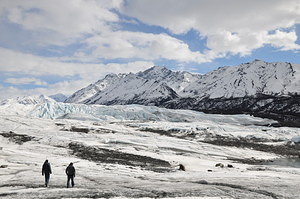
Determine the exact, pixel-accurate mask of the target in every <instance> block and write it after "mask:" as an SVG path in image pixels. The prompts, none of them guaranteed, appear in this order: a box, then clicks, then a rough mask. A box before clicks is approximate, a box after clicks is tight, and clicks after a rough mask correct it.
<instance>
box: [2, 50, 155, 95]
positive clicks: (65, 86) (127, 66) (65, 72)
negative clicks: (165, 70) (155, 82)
mask: <svg viewBox="0 0 300 199" xmlns="http://www.w3.org/2000/svg"><path fill="white" fill-rule="evenodd" d="M0 54H1V56H0V72H1V73H2V74H5V73H7V74H14V73H16V74H22V75H27V76H35V77H36V78H27V77H25V78H12V77H10V78H7V79H6V80H5V82H6V83H11V84H15V85H20V84H31V85H43V86H44V88H35V89H27V90H21V89H17V88H16V87H12V86H11V87H2V90H1V91H0V95H1V98H10V97H13V96H19V95H23V94H26V95H29V94H41V93H43V94H46V95H52V94H56V93H64V94H72V93H73V92H75V91H77V90H79V89H81V88H83V87H85V86H87V85H89V84H91V83H93V82H95V81H97V80H99V79H101V78H103V77H104V76H105V75H106V74H108V73H129V72H133V73H136V72H139V71H143V70H146V69H147V68H149V67H151V66H153V65H154V63H153V62H150V61H132V62H128V63H108V64H89V63H87V64H85V63H65V62H61V61H59V59H50V58H45V57H40V56H35V55H31V54H25V53H20V52H15V51H13V50H8V49H4V48H0ZM49 75H53V76H60V77H69V76H78V78H77V79H74V80H69V81H61V82H57V83H54V84H50V83H48V84H47V83H46V82H45V81H43V80H42V78H43V76H49ZM38 77H40V78H38ZM45 86H46V87H45Z"/></svg>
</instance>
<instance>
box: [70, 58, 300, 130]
mask: <svg viewBox="0 0 300 199" xmlns="http://www.w3.org/2000/svg"><path fill="white" fill-rule="evenodd" d="M298 95H300V65H298V64H291V63H287V62H274V63H269V62H264V61H261V60H254V61H252V62H249V63H244V64H241V65H239V66H227V67H220V68H218V69H216V70H214V71H211V72H209V73H207V74H204V75H201V74H192V73H189V72H185V71H176V72H174V71H172V70H169V69H167V68H166V67H161V66H153V67H151V68H149V69H147V70H145V71H141V72H138V73H136V74H134V73H129V74H118V75H116V74H109V75H107V76H106V77H105V78H103V79H101V80H99V81H97V82H96V83H94V84H90V85H89V86H88V87H85V88H83V89H81V90H79V91H77V92H75V93H74V94H73V95H72V96H71V97H69V98H68V99H67V100H66V102H67V103H83V104H103V105H115V104H142V105H155V106H159V107H166V108H172V109H191V110H197V111H203V112H207V113H222V114H239V113H248V114H253V115H256V114H257V115H260V116H263V117H271V118H272V119H276V117H277V118H279V119H280V120H282V121H283V122H284V125H285V124H288V125H294V123H297V122H298V121H300V119H299V118H300V104H299V103H300V102H298V101H297V100H293V99H294V98H297V99H298ZM277 99H281V100H277ZM258 107H259V108H258ZM262 107H265V108H262ZM283 107H284V108H286V109H283ZM286 114H287V117H290V120H291V121H290V120H289V121H288V123H287V122H286V119H285V117H284V116H285V115H286ZM274 115H275V116H274ZM282 118H284V120H283V119H282ZM290 122H291V123H290ZM297 125H299V124H297ZM299 126H300V125H299Z"/></svg>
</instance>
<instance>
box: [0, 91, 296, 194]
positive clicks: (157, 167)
mask: <svg viewBox="0 0 300 199" xmlns="http://www.w3.org/2000/svg"><path fill="white" fill-rule="evenodd" d="M25 102H26V103H25ZM272 123H274V121H271V120H265V119H261V118H255V117H252V116H248V115H235V116H229V115H226V116H224V115H209V114H203V113H199V112H194V111H186V110H168V109H161V108H157V107H144V106H139V105H130V106H109V107H107V106H87V105H76V104H64V103H58V102H54V101H51V100H50V99H46V98H43V97H39V98H38V99H37V98H34V99H33V98H32V99H31V100H28V98H27V99H26V100H24V99H19V100H7V101H5V102H4V101H3V102H1V103H0V124H1V130H0V134H1V136H0V143H1V145H0V179H1V180H0V197H2V198H25V199H26V198H116V199H121V198H145V199H146V198H157V197H159V198H180V199H192V198H210V199H220V198H222V199H224V198H228V199H233V198H299V196H300V190H299V186H300V181H299V179H300V168H297V167H286V166H279V165H266V164H256V165H254V164H250V162H251V161H250V162H249V164H247V163H245V162H243V161H237V160H264V161H266V160H270V159H275V158H282V155H280V153H271V152H267V151H263V150H258V149H257V148H255V144H261V143H260V142H263V144H265V145H267V146H268V145H270V146H281V145H286V143H289V144H290V145H297V143H294V142H297V141H298V140H300V139H299V136H300V129H299V128H288V127H280V128H275V127H271V126H270V124H272ZM217 138H221V139H226V140H228V139H232V140H234V141H238V140H239V139H245V140H248V141H249V142H255V143H254V145H253V148H251V147H240V146H228V145H227V146H225V145H226V144H222V143H220V144H216V143H214V144H210V142H209V141H211V140H214V139H217ZM292 141H294V142H292ZM46 159H48V160H49V162H50V163H51V166H52V171H53V174H52V175H51V179H50V185H49V187H44V178H43V176H42V175H41V167H42V164H43V162H44V161H45V160H46ZM70 162H73V163H74V166H75V168H76V171H77V174H76V177H75V187H74V188H70V189H67V188H66V180H67V179H66V175H65V168H66V167H67V165H68V164H69V163H70ZM253 162H255V161H253ZM218 163H221V166H218V167H216V164H218ZM179 164H182V165H184V167H185V169H186V171H181V170H179V169H178V168H179V166H178V165H179ZM231 166H232V167H231Z"/></svg>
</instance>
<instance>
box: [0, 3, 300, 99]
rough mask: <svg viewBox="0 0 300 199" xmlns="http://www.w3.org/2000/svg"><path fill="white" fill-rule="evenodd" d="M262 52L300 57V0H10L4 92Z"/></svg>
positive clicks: (201, 65) (69, 87)
mask: <svg viewBox="0 0 300 199" xmlns="http://www.w3.org/2000/svg"><path fill="white" fill-rule="evenodd" d="M254 59H261V60H264V61H267V62H291V63H296V64H300V1H299V0H263V1H262V0H226V1H224V0H184V1H183V0H63V1H61V0H51V1H47V0H26V1H25V0H0V99H4V98H11V97H16V96H23V95H39V94H45V95H53V94H57V93H63V94H65V95H71V94H72V93H74V92H75V91H77V90H78V89H81V88H83V87H86V86H87V85H89V84H91V83H94V82H95V81H97V80H99V79H101V78H103V77H104V76H105V75H106V74H108V73H129V72H134V73H135V72H138V71H143V70H146V69H147V68H150V67H152V66H154V65H159V66H165V67H167V68H169V69H171V70H174V71H178V70H184V71H189V72H193V73H201V74H205V73H208V72H210V71H212V70H214V69H217V68H218V67H222V66H237V65H239V64H241V63H245V62H251V61H253V60H254Z"/></svg>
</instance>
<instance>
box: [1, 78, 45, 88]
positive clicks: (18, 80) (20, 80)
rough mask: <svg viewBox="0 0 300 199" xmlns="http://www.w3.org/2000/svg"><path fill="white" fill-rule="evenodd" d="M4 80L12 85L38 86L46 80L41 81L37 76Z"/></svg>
mask: <svg viewBox="0 0 300 199" xmlns="http://www.w3.org/2000/svg"><path fill="white" fill-rule="evenodd" d="M4 82H6V83H9V84H14V85H24V84H32V85H38V86H46V85H47V82H45V81H42V80H40V79H37V78H28V77H24V78H7V79H6V80H4Z"/></svg>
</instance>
